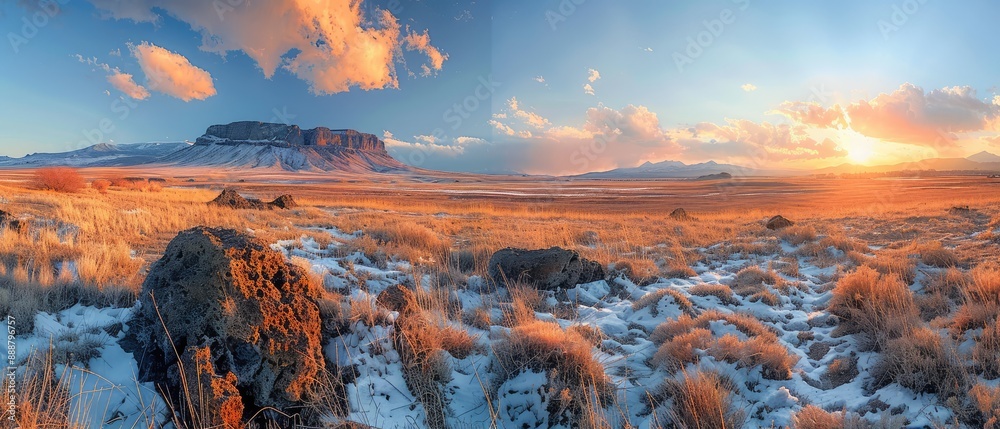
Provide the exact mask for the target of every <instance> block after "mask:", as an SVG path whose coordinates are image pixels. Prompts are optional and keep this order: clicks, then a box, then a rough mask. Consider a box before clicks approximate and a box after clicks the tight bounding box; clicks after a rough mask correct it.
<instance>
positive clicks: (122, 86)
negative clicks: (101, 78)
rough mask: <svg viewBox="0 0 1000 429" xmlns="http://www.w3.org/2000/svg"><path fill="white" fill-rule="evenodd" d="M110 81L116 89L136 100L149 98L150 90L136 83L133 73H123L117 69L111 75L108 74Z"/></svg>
mask: <svg viewBox="0 0 1000 429" xmlns="http://www.w3.org/2000/svg"><path fill="white" fill-rule="evenodd" d="M108 82H109V83H110V84H111V86H113V87H115V89H117V90H119V91H121V92H123V93H125V95H127V96H129V97H132V98H134V99H136V100H145V99H147V98H149V90H147V89H146V88H145V87H143V86H142V85H139V84H137V83H135V81H134V80H132V75H130V74H128V73H122V72H120V71H118V69H115V70H114V71H113V72H112V73H111V74H110V75H108Z"/></svg>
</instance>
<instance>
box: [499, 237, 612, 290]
mask: <svg viewBox="0 0 1000 429" xmlns="http://www.w3.org/2000/svg"><path fill="white" fill-rule="evenodd" d="M488 268H489V275H490V277H491V278H493V280H494V281H496V282H497V283H506V282H517V281H524V282H526V283H528V284H531V285H533V286H535V287H537V288H539V289H544V290H553V289H570V288H573V287H575V286H576V285H578V284H582V283H590V282H594V281H598V280H604V267H602V266H601V264H599V263H597V262H594V261H591V260H587V259H583V258H581V257H580V254H579V253H577V252H575V251H572V250H566V249H562V248H559V247H553V248H550V249H543V250H524V249H513V248H506V249H501V250H498V251H497V252H496V253H494V254H493V256H492V257H490V262H489V267H488Z"/></svg>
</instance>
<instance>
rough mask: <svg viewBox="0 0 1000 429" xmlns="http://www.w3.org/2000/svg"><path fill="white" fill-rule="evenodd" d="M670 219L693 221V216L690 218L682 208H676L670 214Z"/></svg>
mask: <svg viewBox="0 0 1000 429" xmlns="http://www.w3.org/2000/svg"><path fill="white" fill-rule="evenodd" d="M670 218H671V219H673V220H691V216H688V214H687V211H685V210H684V209H682V208H676V209H674V211H672V212H670Z"/></svg>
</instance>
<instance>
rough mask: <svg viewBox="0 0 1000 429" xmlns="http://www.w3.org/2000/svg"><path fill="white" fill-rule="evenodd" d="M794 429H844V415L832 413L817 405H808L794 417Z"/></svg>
mask: <svg viewBox="0 0 1000 429" xmlns="http://www.w3.org/2000/svg"><path fill="white" fill-rule="evenodd" d="M792 428H793V429H842V428H844V413H843V412H837V413H831V412H829V411H826V410H824V409H822V408H820V407H817V406H815V405H806V406H804V407H802V409H801V410H799V411H798V412H796V413H795V415H794V416H792Z"/></svg>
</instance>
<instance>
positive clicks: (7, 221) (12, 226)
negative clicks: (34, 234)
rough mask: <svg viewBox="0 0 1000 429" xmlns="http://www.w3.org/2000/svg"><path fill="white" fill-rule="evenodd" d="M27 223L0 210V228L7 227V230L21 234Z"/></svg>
mask: <svg viewBox="0 0 1000 429" xmlns="http://www.w3.org/2000/svg"><path fill="white" fill-rule="evenodd" d="M29 223H30V222H24V221H22V220H20V219H18V218H17V217H16V216H14V215H13V214H11V213H9V212H6V211H3V210H0V227H7V229H9V230H11V231H14V232H23V231H24V230H26V229H27V228H28V224H29Z"/></svg>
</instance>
